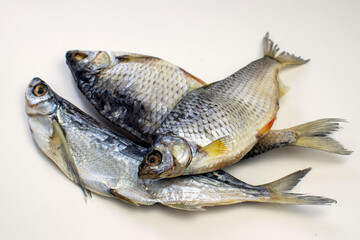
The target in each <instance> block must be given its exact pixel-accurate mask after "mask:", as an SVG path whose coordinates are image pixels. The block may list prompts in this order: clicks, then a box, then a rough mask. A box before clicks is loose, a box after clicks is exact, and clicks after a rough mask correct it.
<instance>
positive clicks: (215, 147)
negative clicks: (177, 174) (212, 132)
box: [199, 136, 231, 156]
mask: <svg viewBox="0 0 360 240" xmlns="http://www.w3.org/2000/svg"><path fill="white" fill-rule="evenodd" d="M230 139H231V138H230V137H228V136H226V137H223V138H219V139H217V140H215V141H213V142H212V143H210V144H208V145H206V146H205V147H203V148H201V149H200V150H199V151H201V152H205V153H206V154H207V155H210V156H217V155H220V154H223V153H225V152H226V151H228V150H229V148H228V147H227V142H228V141H229V140H230Z"/></svg>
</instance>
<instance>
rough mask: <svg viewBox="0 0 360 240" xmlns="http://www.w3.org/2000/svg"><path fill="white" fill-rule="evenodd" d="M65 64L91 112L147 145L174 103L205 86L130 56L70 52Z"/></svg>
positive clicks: (164, 64)
mask: <svg viewBox="0 0 360 240" xmlns="http://www.w3.org/2000/svg"><path fill="white" fill-rule="evenodd" d="M66 62H67V64H68V66H69V68H70V70H71V72H72V74H73V76H74V79H75V82H76V83H77V85H78V87H79V89H80V90H81V92H82V93H83V94H84V95H85V96H86V98H87V99H88V100H89V101H90V102H91V104H92V105H93V106H94V107H95V108H96V110H97V111H98V112H99V113H100V114H101V115H103V116H104V117H105V118H107V119H108V120H110V121H111V122H112V123H114V124H115V125H117V126H120V127H122V128H123V129H125V130H127V131H128V132H130V133H131V134H133V135H134V136H136V137H137V138H139V139H140V140H141V141H144V142H147V143H151V141H152V135H153V134H154V133H155V130H156V129H157V128H158V127H159V126H160V124H161V123H162V121H163V120H164V118H165V117H166V116H167V115H168V114H169V112H170V111H171V110H172V109H173V108H174V106H175V105H176V103H177V102H178V101H179V100H180V99H181V98H182V97H183V96H185V94H186V93H188V92H189V91H191V90H193V89H195V88H198V87H201V86H203V85H205V82H203V81H201V80H200V79H198V78H196V77H194V76H193V75H191V74H190V73H188V72H186V71H185V70H183V69H182V68H179V67H178V66H176V65H173V64H171V63H169V62H167V61H164V60H161V59H159V58H156V57H151V56H146V55H140V54H134V53H123V52H110V51H78V50H75V51H68V52H67V53H66Z"/></svg>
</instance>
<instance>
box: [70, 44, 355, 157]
mask: <svg viewBox="0 0 360 240" xmlns="http://www.w3.org/2000/svg"><path fill="white" fill-rule="evenodd" d="M66 61H67V64H68V66H69V68H70V70H71V72H72V74H73V76H74V79H75V82H76V83H77V85H78V87H79V89H80V90H81V92H82V93H83V94H84V95H85V96H86V97H87V99H88V100H90V102H91V103H92V104H93V106H94V107H95V108H96V109H97V110H98V111H99V113H100V114H102V115H103V116H104V117H105V118H106V119H108V120H109V121H111V122H112V123H114V124H116V125H117V126H119V127H122V128H124V129H126V130H128V131H129V132H130V133H132V134H133V135H135V136H137V137H138V138H139V139H141V140H142V141H145V142H146V143H147V144H149V143H151V141H152V136H151V135H152V134H154V132H155V130H156V129H157V127H158V126H159V124H160V123H161V121H162V120H163V119H165V117H166V116H167V115H168V114H169V113H170V111H171V110H172V108H173V107H174V106H175V104H176V103H177V102H178V101H180V99H181V97H183V96H184V95H186V94H187V93H188V92H190V91H191V90H194V89H196V88H199V87H201V86H205V85H206V84H205V82H203V81H201V80H200V79H198V78H196V77H194V76H193V75H191V74H189V73H188V72H186V71H184V70H183V69H182V68H180V67H178V66H176V65H174V64H171V63H169V62H167V61H164V60H161V59H159V58H156V57H151V56H146V55H140V54H134V53H122V52H109V51H78V50H75V51H68V52H67V54H66ZM282 89H284V88H282ZM283 93H284V90H283ZM169 96H171V97H169ZM139 107H141V109H139ZM160 109H162V110H161V111H160ZM329 121H330V122H334V123H335V122H337V121H336V120H334V121H331V119H329ZM340 121H341V120H340ZM324 124H327V123H326V121H325V120H324V121H319V125H318V126H317V127H320V129H323V128H324V126H323V127H321V126H322V125H324ZM145 125H147V126H151V127H149V128H148V127H144V126H145ZM336 126H337V125H336ZM336 126H335V125H329V127H336ZM294 128H295V127H293V128H289V129H282V130H275V131H273V130H270V132H269V134H267V135H265V136H264V137H262V138H261V139H260V141H259V142H258V143H257V144H256V145H255V146H254V148H252V149H251V150H250V152H248V153H247V154H246V156H245V157H244V158H248V157H249V156H255V155H258V154H261V153H264V152H266V151H268V150H272V149H277V148H280V147H284V146H306V147H310V148H315V149H320V150H324V151H330V152H333V153H337V154H349V153H348V152H346V150H345V148H344V147H343V146H342V145H341V144H339V143H337V142H336V141H333V142H331V141H328V140H327V139H325V140H324V141H326V142H324V141H322V144H319V141H320V140H322V139H323V138H321V137H318V138H317V141H311V140H314V138H309V137H308V136H310V135H311V134H310V133H307V132H306V131H310V129H307V128H303V129H302V130H301V133H300V132H299V133H297V132H296V130H295V129H294ZM312 129H314V127H313V128H312ZM335 130H337V128H336V129H335ZM312 131H314V130H312ZM312 135H314V134H312ZM315 135H319V134H315ZM322 135H323V134H321V136H322ZM301 136H307V138H303V137H301ZM143 145H146V144H144V143H143ZM244 158H243V159H244Z"/></svg>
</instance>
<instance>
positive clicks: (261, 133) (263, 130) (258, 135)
mask: <svg viewBox="0 0 360 240" xmlns="http://www.w3.org/2000/svg"><path fill="white" fill-rule="evenodd" d="M275 119H276V116H275V117H274V118H273V119H271V121H270V122H268V123H267V124H266V125H265V127H263V128H262V129H261V130H260V131H259V132H258V134H257V135H256V137H257V138H262V137H263V136H265V135H266V134H267V133H268V132H269V131H270V129H271V127H272V126H273V124H274V122H275Z"/></svg>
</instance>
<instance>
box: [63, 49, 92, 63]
mask: <svg viewBox="0 0 360 240" xmlns="http://www.w3.org/2000/svg"><path fill="white" fill-rule="evenodd" d="M86 57H87V55H86V54H80V52H79V51H78V50H71V51H67V52H66V54H65V58H66V64H67V65H75V62H76V61H75V60H81V59H84V58H86Z"/></svg>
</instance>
